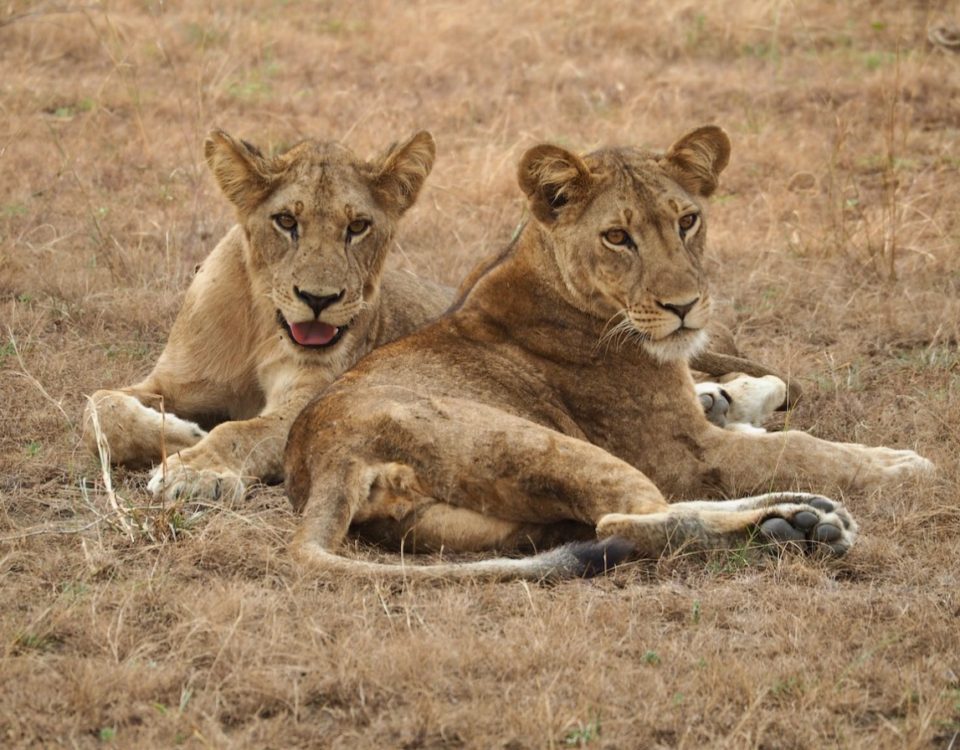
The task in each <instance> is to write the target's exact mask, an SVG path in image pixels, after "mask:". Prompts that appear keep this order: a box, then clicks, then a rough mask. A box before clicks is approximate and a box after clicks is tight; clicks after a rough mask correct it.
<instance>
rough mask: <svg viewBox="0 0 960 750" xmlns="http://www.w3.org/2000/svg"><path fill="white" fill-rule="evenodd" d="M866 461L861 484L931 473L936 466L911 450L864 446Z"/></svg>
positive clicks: (890, 481) (901, 479)
mask: <svg viewBox="0 0 960 750" xmlns="http://www.w3.org/2000/svg"><path fill="white" fill-rule="evenodd" d="M863 450H864V451H865V453H866V456H865V458H866V461H865V462H864V463H865V467H864V468H865V469H866V471H865V472H864V477H863V481H862V484H866V485H874V484H886V483H893V482H900V481H903V480H905V479H909V478H911V477H915V476H923V475H925V474H932V473H933V472H934V471H935V470H936V467H935V466H934V464H933V462H932V461H930V460H929V459H926V458H924V457H923V456H921V455H920V454H919V453H916V452H915V451H912V450H904V449H899V448H882V447H880V448H864V449H863Z"/></svg>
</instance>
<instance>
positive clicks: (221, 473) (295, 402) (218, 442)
mask: <svg viewBox="0 0 960 750" xmlns="http://www.w3.org/2000/svg"><path fill="white" fill-rule="evenodd" d="M312 395H314V391H313V390H302V391H298V392H296V393H294V394H293V395H290V396H288V397H287V398H286V399H285V400H284V401H283V402H282V403H281V404H279V405H278V406H277V407H275V408H269V407H268V408H267V409H266V410H265V411H264V412H263V413H262V414H260V415H259V416H257V417H254V418H253V419H245V420H237V421H232V422H224V423H222V424H220V425H217V426H216V427H215V428H214V429H212V430H211V431H210V432H209V434H208V435H207V436H206V437H205V438H204V439H203V440H201V441H200V442H198V443H197V444H196V445H194V446H192V447H190V448H187V449H185V450H182V451H180V452H179V453H177V454H175V455H172V456H168V458H167V461H166V463H165V464H161V465H160V466H158V467H157V468H156V469H155V470H154V472H153V475H152V476H151V477H150V481H149V483H148V484H147V489H149V490H150V491H151V492H152V493H153V494H154V495H163V496H165V497H167V498H170V499H175V498H179V497H185V496H190V497H194V498H197V499H202V498H207V499H213V500H217V499H220V498H221V497H240V496H242V495H243V494H244V493H245V492H246V489H247V488H248V487H249V486H250V485H251V484H253V483H257V482H263V483H274V482H279V481H281V480H282V479H283V448H284V445H285V444H286V440H287V432H288V431H289V430H290V424H291V423H292V422H293V419H294V417H296V415H297V414H298V413H299V411H300V410H301V409H302V408H303V406H305V405H306V403H307V401H309V400H310V397H311V396H312Z"/></svg>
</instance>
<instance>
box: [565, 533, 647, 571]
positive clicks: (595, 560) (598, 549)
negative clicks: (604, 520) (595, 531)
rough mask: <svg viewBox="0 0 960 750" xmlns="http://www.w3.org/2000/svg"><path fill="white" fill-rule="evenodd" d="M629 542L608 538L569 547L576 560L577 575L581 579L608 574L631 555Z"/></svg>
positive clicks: (632, 549) (631, 550)
mask: <svg viewBox="0 0 960 750" xmlns="http://www.w3.org/2000/svg"><path fill="white" fill-rule="evenodd" d="M633 551H634V547H633V544H632V543H631V542H629V541H628V540H626V539H624V538H623V537H619V536H608V537H606V538H605V539H600V540H598V541H595V542H578V543H576V544H572V545H570V547H569V552H570V554H571V555H573V557H574V559H575V560H576V567H577V575H579V576H580V577H581V578H593V577H594V576H599V575H604V574H606V573H609V572H610V571H611V570H613V569H614V568H615V567H617V566H618V565H620V564H622V563H624V562H626V561H627V560H628V559H629V558H630V556H631V555H632V554H633Z"/></svg>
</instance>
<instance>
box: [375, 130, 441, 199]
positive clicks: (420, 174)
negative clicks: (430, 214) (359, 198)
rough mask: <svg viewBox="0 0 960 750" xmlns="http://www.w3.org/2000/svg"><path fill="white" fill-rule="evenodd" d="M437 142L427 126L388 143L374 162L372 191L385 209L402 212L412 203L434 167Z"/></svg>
mask: <svg viewBox="0 0 960 750" xmlns="http://www.w3.org/2000/svg"><path fill="white" fill-rule="evenodd" d="M436 156H437V145H436V143H434V141H433V136H432V135H430V133H428V132H427V131H426V130H421V131H420V132H419V133H417V134H416V135H414V136H412V137H411V138H409V139H407V140H406V141H404V142H403V143H400V144H398V145H395V146H391V147H390V148H389V149H387V152H386V153H385V154H384V155H383V156H381V157H380V158H379V159H378V160H376V161H375V162H374V164H373V167H374V174H373V185H372V187H373V192H374V194H375V195H376V197H377V199H378V200H380V202H381V203H382V204H383V205H384V207H385V208H387V209H388V210H392V211H394V212H396V213H397V214H402V213H403V212H404V211H406V210H407V209H408V208H410V206H412V205H413V204H414V203H415V202H416V200H417V196H418V195H419V194H420V188H422V187H423V183H424V181H425V180H426V179H427V176H428V175H429V174H430V170H431V169H433V160H434V159H435V158H436Z"/></svg>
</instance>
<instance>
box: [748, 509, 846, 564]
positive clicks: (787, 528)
mask: <svg viewBox="0 0 960 750" xmlns="http://www.w3.org/2000/svg"><path fill="white" fill-rule="evenodd" d="M783 499H784V503H783V504H780V505H772V506H770V509H769V515H768V516H767V517H766V518H765V519H764V520H763V521H761V522H760V533H761V535H762V536H763V537H764V538H765V539H767V540H769V541H771V542H774V543H776V544H778V545H792V546H797V547H799V548H800V549H802V550H803V551H804V552H807V553H813V552H826V553H828V554H832V555H836V556H838V557H839V556H840V555H844V554H846V552H847V550H849V549H850V547H852V546H853V542H854V540H855V539H856V538H857V524H856V522H855V521H854V520H853V517H852V516H851V515H850V513H849V512H848V511H847V509H846V508H844V507H843V504H842V503H838V502H836V501H835V500H830V499H829V498H826V497H820V496H818V495H806V494H797V495H795V496H791V495H789V494H784V495H783ZM791 500H794V502H791Z"/></svg>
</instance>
